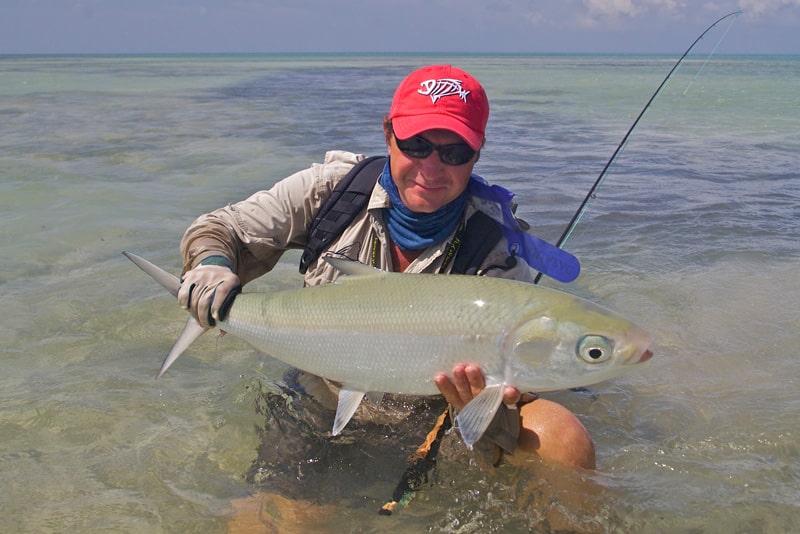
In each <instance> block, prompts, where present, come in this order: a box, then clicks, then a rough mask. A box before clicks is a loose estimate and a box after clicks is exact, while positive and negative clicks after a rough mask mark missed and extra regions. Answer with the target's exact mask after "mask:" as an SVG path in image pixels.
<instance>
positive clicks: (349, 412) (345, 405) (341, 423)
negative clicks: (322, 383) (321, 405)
mask: <svg viewBox="0 0 800 534" xmlns="http://www.w3.org/2000/svg"><path fill="white" fill-rule="evenodd" d="M365 393H366V392H364V391H354V390H352V389H348V388H347V387H346V386H342V389H340V390H339V404H338V405H337V406H336V417H335V418H334V420H333V431H331V434H332V435H334V436H335V435H337V434H338V433H339V432H341V431H342V429H343V428H344V427H345V426H346V425H347V423H348V422H349V421H350V419H351V418H352V417H353V414H354V413H356V410H357V409H358V405H359V404H361V400H362V399H363V398H364V394H365Z"/></svg>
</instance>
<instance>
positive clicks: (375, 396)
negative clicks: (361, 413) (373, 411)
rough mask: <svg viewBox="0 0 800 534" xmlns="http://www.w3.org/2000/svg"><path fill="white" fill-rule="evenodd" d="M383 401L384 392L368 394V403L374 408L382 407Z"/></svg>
mask: <svg viewBox="0 0 800 534" xmlns="http://www.w3.org/2000/svg"><path fill="white" fill-rule="evenodd" d="M382 400H383V391H370V392H369V393H367V401H368V402H369V403H370V404H372V405H373V406H380V404H381V401H382Z"/></svg>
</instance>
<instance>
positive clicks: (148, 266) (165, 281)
mask: <svg viewBox="0 0 800 534" xmlns="http://www.w3.org/2000/svg"><path fill="white" fill-rule="evenodd" d="M122 254H123V255H124V256H125V257H126V258H128V259H129V260H131V261H132V262H133V263H135V264H136V266H137V267H138V268H140V269H141V270H143V271H144V272H146V273H147V274H149V275H150V277H151V278H152V279H153V280H155V281H156V282H158V283H159V284H160V285H161V287H163V288H164V289H166V290H167V291H169V292H170V293H172V296H173V297H177V296H178V289H180V287H181V281H180V279H179V278H178V277H177V276H175V275H174V274H171V273H168V272H167V271H165V270H164V269H162V268H161V267H159V266H157V265H154V264H152V263H150V262H149V261H147V260H146V259H144V258H142V257H141V256H137V255H136V254H134V253H133V252H123V253H122Z"/></svg>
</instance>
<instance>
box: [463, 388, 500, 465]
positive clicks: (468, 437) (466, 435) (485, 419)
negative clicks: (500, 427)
mask: <svg viewBox="0 0 800 534" xmlns="http://www.w3.org/2000/svg"><path fill="white" fill-rule="evenodd" d="M504 390H505V385H504V384H497V385H493V386H486V388H485V389H484V390H483V391H481V392H480V393H478V396H477V397H475V398H474V399H472V400H471V401H469V402H468V403H467V405H466V406H464V407H463V408H462V409H461V411H459V412H458V415H457V416H456V423H457V424H458V429H459V430H460V431H461V437H462V438H463V439H464V443H466V444H467V447H468V448H469V449H472V445H473V444H474V443H475V442H476V441H478V440H479V439H480V438H481V436H482V435H483V433H484V432H485V431H486V428H487V427H488V426H489V423H491V422H492V419H494V414H495V413H497V409H498V408H499V407H500V403H501V402H502V401H503V391H504Z"/></svg>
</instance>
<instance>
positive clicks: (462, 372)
mask: <svg viewBox="0 0 800 534" xmlns="http://www.w3.org/2000/svg"><path fill="white" fill-rule="evenodd" d="M434 382H435V383H436V387H438V388H439V392H440V393H441V394H442V395H444V398H445V400H447V402H449V403H450V404H451V405H452V406H453V408H455V409H456V410H460V409H461V408H463V407H464V406H466V405H467V403H468V402H469V401H471V400H472V399H474V398H475V397H476V396H477V395H478V393H480V392H481V391H483V389H484V388H485V387H486V381H485V380H484V378H483V371H482V370H481V368H480V366H478V365H474V364H459V365H456V366H455V367H453V380H452V381H451V380H450V378H449V377H448V376H447V375H446V374H444V373H440V374H438V375H436V377H435V378H434ZM520 398H521V395H520V392H519V390H518V389H517V388H514V387H510V386H509V387H507V388H506V390H505V392H504V394H503V402H504V403H505V404H508V405H512V404H516V403H517V402H519V400H520Z"/></svg>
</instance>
